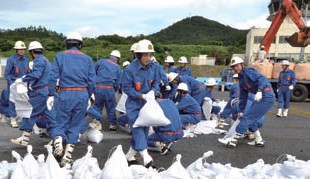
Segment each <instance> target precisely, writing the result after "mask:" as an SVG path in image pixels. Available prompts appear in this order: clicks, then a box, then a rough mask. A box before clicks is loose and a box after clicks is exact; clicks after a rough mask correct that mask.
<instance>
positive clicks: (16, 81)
mask: <svg viewBox="0 0 310 179" xmlns="http://www.w3.org/2000/svg"><path fill="white" fill-rule="evenodd" d="M22 82H23V79H22V78H17V79H16V80H15V84H20V83H22Z"/></svg>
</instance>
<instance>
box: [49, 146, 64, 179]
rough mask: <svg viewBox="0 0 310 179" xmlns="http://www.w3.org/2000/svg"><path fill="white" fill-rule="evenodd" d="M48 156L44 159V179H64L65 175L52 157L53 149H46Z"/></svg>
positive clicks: (50, 147)
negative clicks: (45, 169)
mask: <svg viewBox="0 0 310 179" xmlns="http://www.w3.org/2000/svg"><path fill="white" fill-rule="evenodd" d="M47 152H48V155H47V157H46V161H45V163H46V168H47V171H46V174H45V177H46V179H54V178H56V179H66V173H65V172H64V171H63V169H62V168H60V166H59V164H58V162H57V161H56V159H55V157H54V155H53V147H52V146H48V147H47Z"/></svg>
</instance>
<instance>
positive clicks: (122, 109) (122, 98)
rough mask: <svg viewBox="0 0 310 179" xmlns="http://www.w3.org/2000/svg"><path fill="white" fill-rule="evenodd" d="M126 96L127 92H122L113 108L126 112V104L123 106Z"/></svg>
mask: <svg viewBox="0 0 310 179" xmlns="http://www.w3.org/2000/svg"><path fill="white" fill-rule="evenodd" d="M127 98H128V96H127V94H125V93H124V92H123V93H122V96H121V98H120V99H119V101H118V103H117V105H116V108H115V109H116V110H118V111H119V112H123V113H126V106H125V104H126V101H127Z"/></svg>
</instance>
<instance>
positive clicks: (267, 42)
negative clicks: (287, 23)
mask: <svg viewBox="0 0 310 179" xmlns="http://www.w3.org/2000/svg"><path fill="white" fill-rule="evenodd" d="M286 15H288V16H289V17H290V18H291V19H292V21H293V22H294V23H295V24H296V25H297V27H298V28H299V29H300V30H303V29H304V28H305V24H304V22H303V20H302V18H301V12H300V11H299V9H298V7H297V6H296V4H295V3H294V2H293V1H292V0H283V1H282V6H281V7H280V8H279V10H278V11H277V12H276V14H275V16H274V18H273V20H272V23H271V25H270V27H269V29H268V31H267V32H266V34H265V36H264V38H263V39H262V41H261V45H264V46H265V51H266V53H268V52H269V49H270V46H271V43H272V41H273V39H274V38H275V36H276V34H277V32H278V30H279V28H280V26H281V24H282V23H283V20H284V19H285V17H286Z"/></svg>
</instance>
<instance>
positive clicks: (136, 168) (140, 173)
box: [129, 165, 148, 179]
mask: <svg viewBox="0 0 310 179" xmlns="http://www.w3.org/2000/svg"><path fill="white" fill-rule="evenodd" d="M129 168H130V170H131V173H132V175H133V177H134V179H140V178H143V177H144V176H145V175H146V174H147V172H148V169H147V168H145V167H144V166H142V165H130V166H129Z"/></svg>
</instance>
